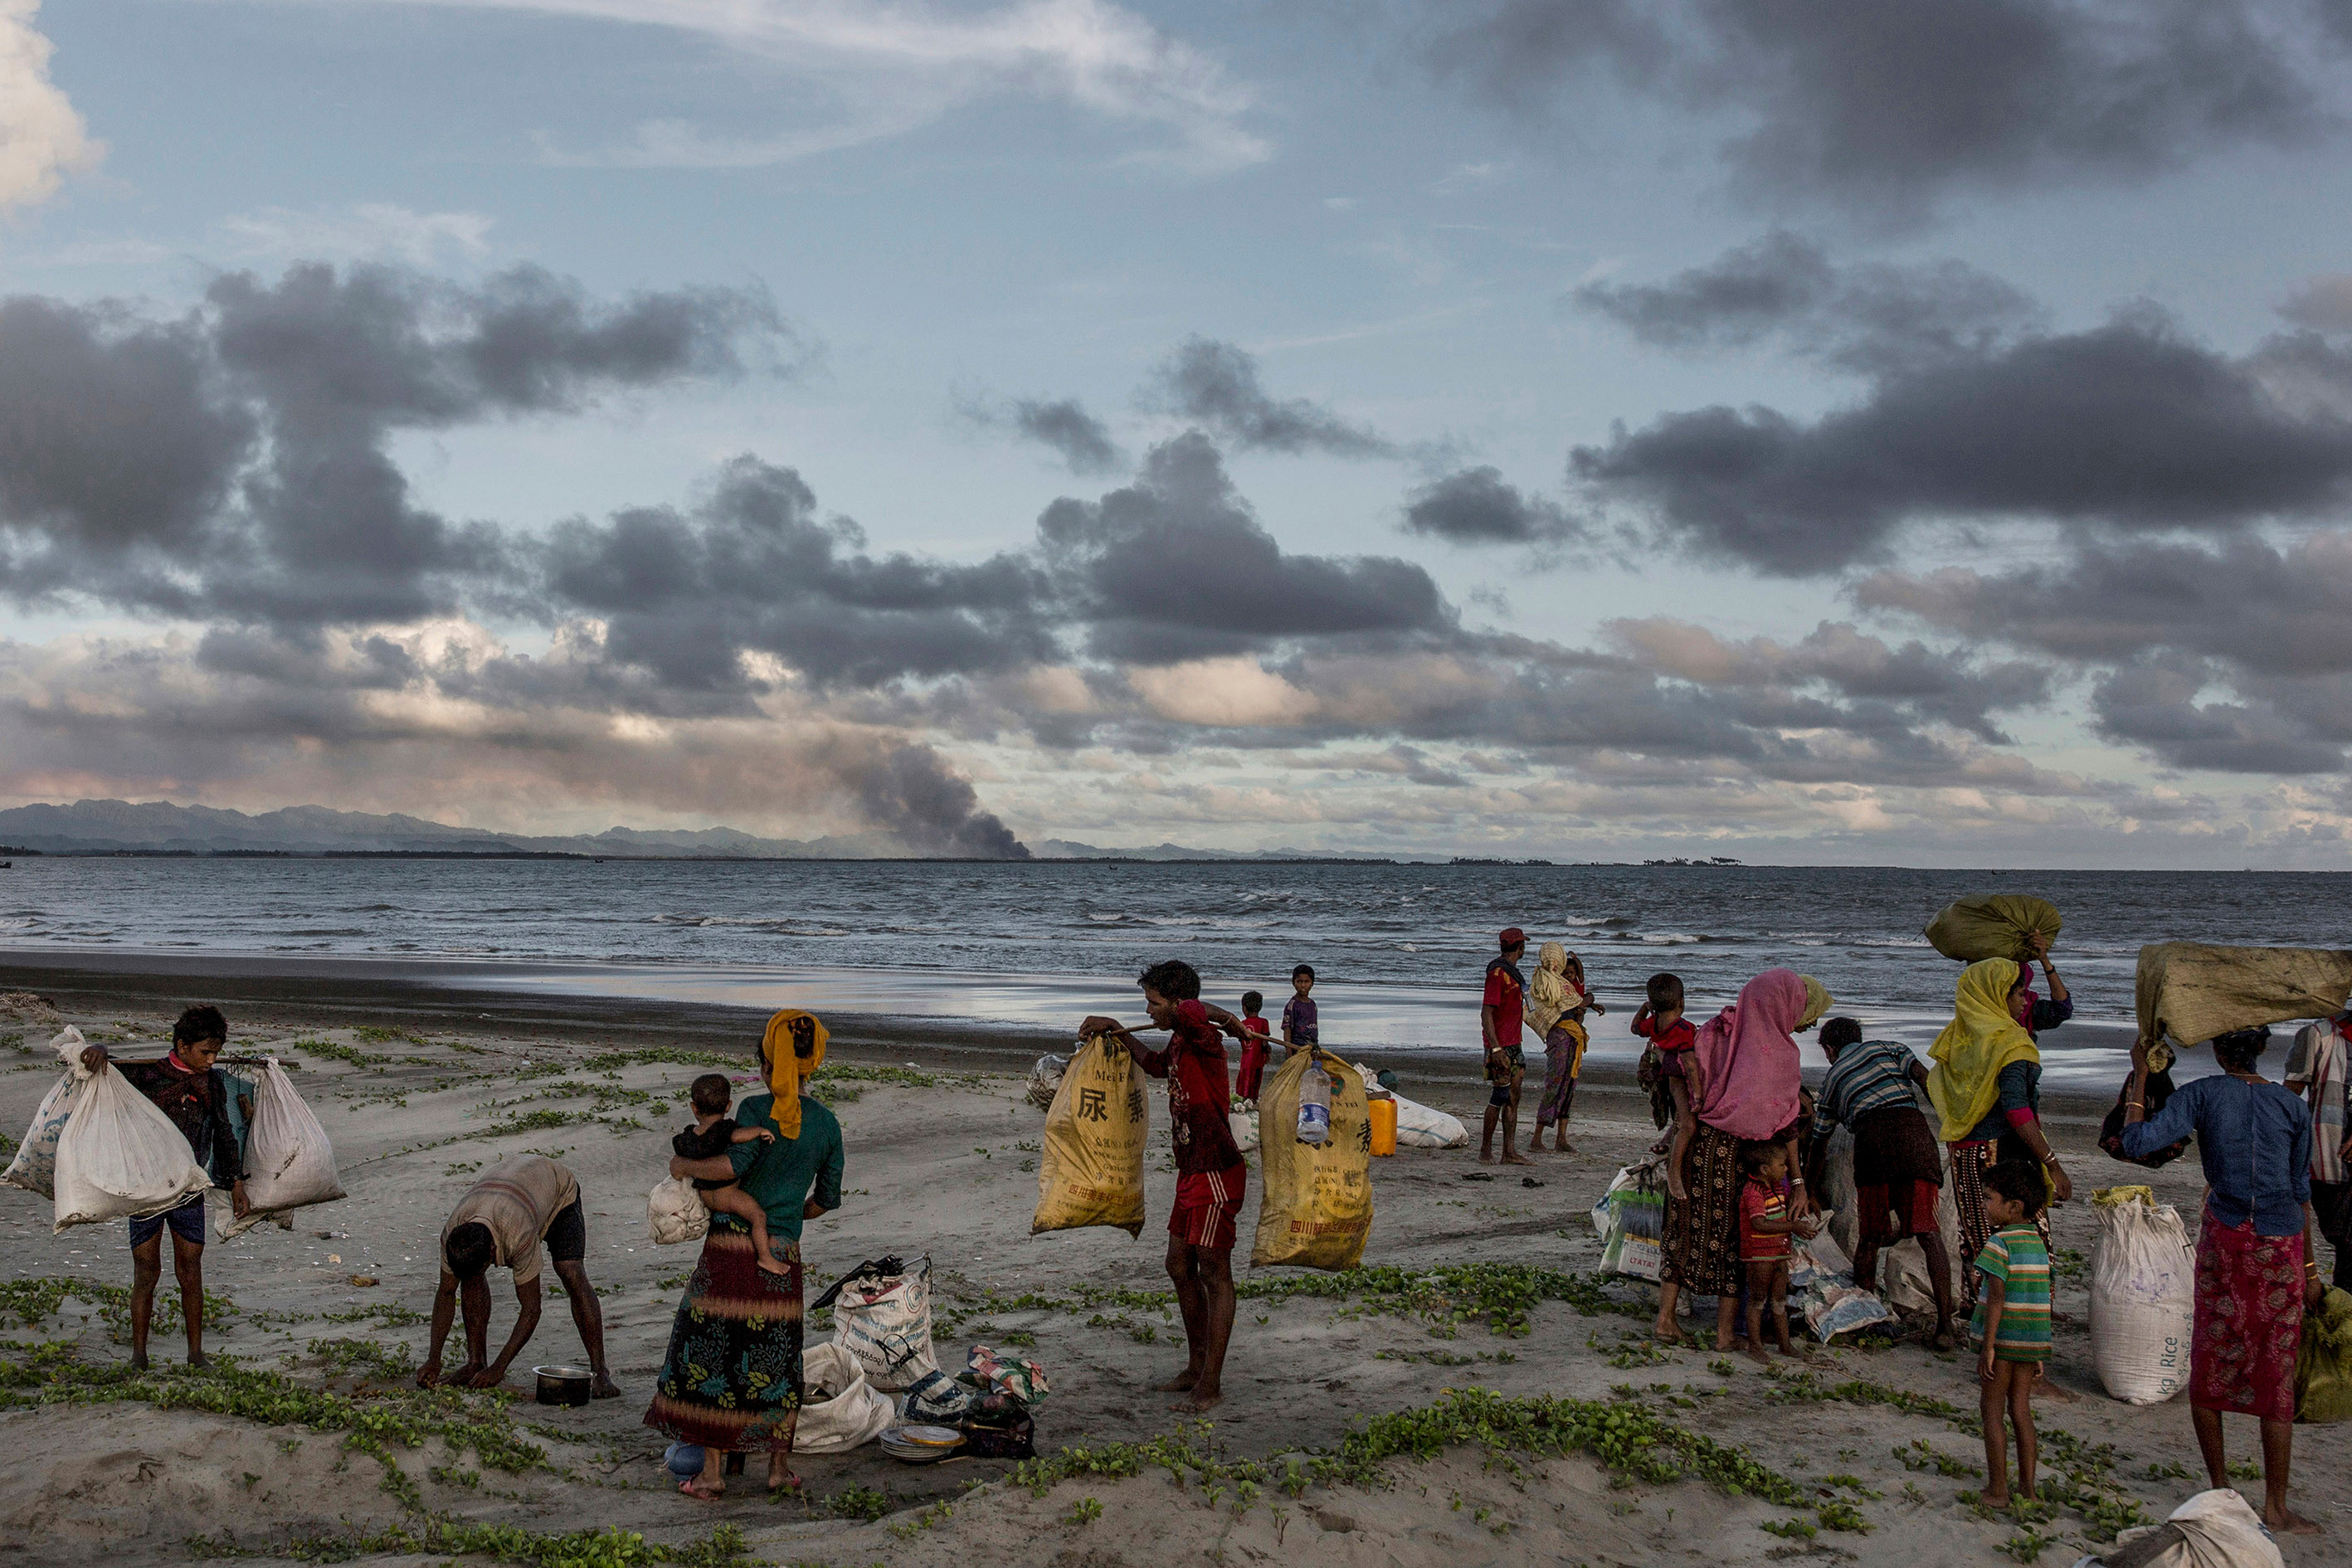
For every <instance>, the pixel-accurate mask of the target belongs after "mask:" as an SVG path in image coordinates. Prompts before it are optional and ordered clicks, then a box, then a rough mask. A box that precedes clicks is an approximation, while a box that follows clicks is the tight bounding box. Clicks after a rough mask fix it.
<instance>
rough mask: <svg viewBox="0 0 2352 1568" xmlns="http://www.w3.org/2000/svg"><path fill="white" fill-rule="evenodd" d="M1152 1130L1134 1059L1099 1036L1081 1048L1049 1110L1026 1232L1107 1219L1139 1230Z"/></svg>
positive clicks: (1132, 1230) (1131, 1231) (1100, 1222)
mask: <svg viewBox="0 0 2352 1568" xmlns="http://www.w3.org/2000/svg"><path fill="white" fill-rule="evenodd" d="M1150 1131H1151V1111H1150V1105H1149V1104H1148V1103H1147V1102H1146V1100H1145V1099H1144V1095H1143V1069H1142V1068H1139V1067H1138V1066H1137V1065H1136V1064H1135V1058H1132V1057H1130V1056H1129V1055H1128V1054H1127V1051H1126V1049H1125V1048H1124V1047H1121V1048H1119V1049H1117V1050H1113V1049H1112V1048H1111V1047H1110V1045H1109V1043H1108V1041H1107V1040H1105V1039H1103V1038H1102V1037H1096V1038H1094V1039H1090V1040H1088V1041H1087V1043H1086V1044H1085V1045H1083V1046H1081V1047H1078V1050H1077V1053H1076V1055H1075V1056H1073V1057H1071V1058H1070V1065H1069V1068H1068V1069H1067V1070H1066V1071H1065V1072H1064V1073H1063V1074H1062V1081H1061V1084H1060V1086H1059V1087H1058V1088H1056V1089H1055V1090H1054V1103H1053V1105H1052V1107H1051V1108H1050V1109H1049V1110H1047V1111H1046V1112H1045V1150H1044V1152H1043V1153H1042V1154H1041V1155H1040V1157H1039V1159H1038V1161H1037V1212H1036V1215H1035V1216H1034V1218H1032V1219H1031V1220H1030V1222H1029V1234H1030V1235H1032V1236H1035V1235H1038V1234H1040V1233H1042V1232H1045V1231H1049V1230H1076V1229H1079V1228H1081V1227H1083V1226H1092V1225H1108V1226H1118V1228H1119V1229H1121V1230H1123V1231H1125V1232H1127V1234H1128V1235H1129V1236H1140V1235H1142V1234H1143V1144H1144V1140H1145V1138H1146V1137H1147V1136H1148V1135H1149V1133H1150Z"/></svg>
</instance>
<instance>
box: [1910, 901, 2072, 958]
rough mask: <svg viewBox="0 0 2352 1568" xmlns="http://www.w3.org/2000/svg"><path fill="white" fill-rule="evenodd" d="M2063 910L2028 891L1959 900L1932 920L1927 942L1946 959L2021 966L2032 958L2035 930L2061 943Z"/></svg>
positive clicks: (1928, 925)
mask: <svg viewBox="0 0 2352 1568" xmlns="http://www.w3.org/2000/svg"><path fill="white" fill-rule="evenodd" d="M2058 924H2059V921H2058V906H2057V905H2055V904H2053V903H2052V902H2051V901H2050V900H2047V899H2034V898H2028V897H2027V896H2026V895H2024V894H2023V893H1980V894H1979V895H1978V896H1977V897H1975V898H1972V899H1955V900H1952V901H1951V902H1950V903H1948V904H1946V905H1945V906H1944V907H1943V908H1942V909H1940V910H1937V911H1936V918H1935V919H1934V920H1931V921H1928V922H1927V941H1928V942H1930V943H1931V944H1932V945H1933V946H1934V947H1935V949H1936V951H1937V952H1940V953H1942V954H1943V955H1944V956H1945V957H1946V958H1955V959H1958V960H1959V962H1961V963H1980V962H1982V961H1983V960H1985V959H1988V958H2007V959H2012V960H2014V961H2015V962H2017V963H2020V964H2024V963H2029V962H2031V961H2032V957H2033V942H2032V938H2033V936H2034V934H2035V933H2036V932H2040V933H2041V934H2042V935H2044V936H2047V937H2048V938H2049V939H2050V940H2051V941H2052V942H2056V941H2057V940H2058Z"/></svg>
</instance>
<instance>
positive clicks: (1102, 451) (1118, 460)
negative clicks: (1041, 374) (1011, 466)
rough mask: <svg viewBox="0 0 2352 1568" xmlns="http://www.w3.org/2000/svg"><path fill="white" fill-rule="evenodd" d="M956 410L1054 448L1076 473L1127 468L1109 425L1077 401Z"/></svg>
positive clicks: (986, 404)
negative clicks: (1112, 437) (1088, 411)
mask: <svg viewBox="0 0 2352 1568" xmlns="http://www.w3.org/2000/svg"><path fill="white" fill-rule="evenodd" d="M957 409H958V412H960V413H961V414H962V415H963V416H964V417H965V418H967V419H969V420H971V422H972V423H973V424H975V425H983V426H991V427H992V428H996V429H1001V430H1010V431H1012V432H1013V434H1015V435H1017V436H1019V437H1022V438H1023V439H1024V440H1030V441H1034V442H1036V443H1037V444H1038V445H1039V446H1041V447H1046V448H1048V449H1050V450H1051V451H1053V452H1054V453H1055V454H1056V455H1058V456H1059V457H1060V458H1061V459H1062V466H1063V467H1064V468H1067V469H1069V470H1070V472H1072V473H1074V474H1077V475H1080V476H1089V475H1094V474H1108V473H1115V472H1117V471H1118V469H1120V468H1125V467H1126V466H1127V454H1126V453H1125V452H1122V451H1120V450H1119V448H1118V442H1116V441H1114V440H1112V439H1111V436H1110V428H1109V426H1106V425H1105V424H1104V423H1103V422H1102V421H1101V420H1099V419H1097V418H1096V417H1095V416H1093V415H1091V414H1089V413H1087V409H1086V405H1084V404H1082V403H1080V402H1079V401H1078V400H1077V399H1076V398H1075V397H1056V398H1051V399H1048V398H1039V397H1014V398H1008V399H1004V400H1002V401H996V402H992V401H989V400H987V399H982V398H966V399H961V400H960V401H959V402H958V405H957Z"/></svg>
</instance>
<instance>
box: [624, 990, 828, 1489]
mask: <svg viewBox="0 0 2352 1568" xmlns="http://www.w3.org/2000/svg"><path fill="white" fill-rule="evenodd" d="M824 1047H825V1029H824V1025H823V1024H821V1023H819V1022H818V1021H817V1020H816V1019H815V1018H814V1016H811V1015H809V1014H807V1013H803V1012H802V1011H801V1010H800V1009H798V1008H796V1007H788V1008H786V1009H784V1010H783V1011H782V1012H781V1013H778V1014H777V1015H776V1016H774V1017H772V1018H771V1019H769V1020H768V1028H767V1033H766V1035H765V1037H763V1038H762V1039H761V1043H760V1055H761V1061H762V1062H763V1063H764V1065H765V1066H766V1068H767V1073H768V1082H769V1084H770V1086H771V1087H772V1092H771V1093H768V1094H755V1095H750V1096H747V1097H745V1098H744V1099H743V1100H740V1101H738V1102H737V1104H736V1106H735V1121H736V1123H737V1125H738V1127H739V1128H743V1129H749V1130H752V1131H766V1132H769V1133H772V1134H773V1137H772V1139H759V1138H753V1139H750V1140H747V1141H745V1142H730V1143H729V1144H728V1146H727V1151H726V1152H725V1153H723V1154H718V1155H714V1156H712V1157H711V1158H709V1159H705V1160H688V1159H685V1158H682V1157H680V1156H677V1155H672V1156H671V1157H670V1162H669V1173H670V1174H671V1175H672V1176H673V1177H686V1178H689V1179H698V1180H703V1181H719V1182H723V1181H728V1180H730V1179H731V1180H733V1181H735V1182H736V1183H738V1184H740V1186H741V1188H742V1191H743V1192H744V1193H745V1194H748V1195H749V1196H750V1197H751V1198H752V1199H753V1200H754V1201H755V1202H757V1203H758V1204H759V1205H760V1207H761V1211H762V1212H764V1213H765V1214H766V1215H767V1218H768V1236H769V1239H770V1243H771V1245H772V1247H773V1248H774V1250H775V1252H776V1254H777V1255H778V1258H779V1260H780V1261H781V1262H782V1264H783V1266H784V1272H783V1273H782V1274H772V1273H769V1272H768V1271H767V1270H765V1269H763V1268H761V1267H760V1258H759V1253H758V1251H757V1249H756V1248H755V1247H754V1244H753V1242H752V1239H751V1226H750V1225H749V1224H748V1223H746V1222H745V1221H744V1220H742V1219H741V1218H740V1217H738V1216H737V1215H733V1214H729V1213H724V1212H719V1211H713V1212H712V1214H711V1215H710V1231H709V1235H708V1236H706V1237H704V1238H703V1243H702V1256H701V1258H700V1259H699V1260H698V1263H697V1265H696V1267H695V1270H694V1276H693V1278H692V1279H690V1280H688V1283H687V1287H686V1294H685V1296H684V1297H682V1298H681V1299H680V1300H679V1301H678V1306H677V1321H676V1322H675V1323H673V1324H672V1326H671V1328H670V1335H669V1352H668V1353H667V1356H665V1357H664V1359H663V1361H662V1368H661V1376H660V1379H659V1381H658V1382H657V1383H656V1384H655V1392H654V1399H653V1403H652V1405H649V1406H647V1407H646V1415H645V1425H646V1426H650V1427H652V1428H654V1430H656V1431H657V1432H659V1433H661V1434H662V1435H663V1436H667V1437H668V1438H670V1439H672V1440H673V1441H676V1442H680V1443H692V1444H695V1445H697V1446H698V1447H700V1448H701V1449H702V1451H703V1468H702V1473H701V1474H700V1475H699V1476H696V1477H693V1478H691V1479H688V1480H687V1481H684V1482H682V1483H681V1484H680V1486H679V1489H680V1490H681V1491H683V1492H685V1493H686V1494H687V1495H688V1496H689V1497H698V1498H703V1499H711V1498H716V1497H718V1496H719V1494H720V1493H721V1492H723V1491H724V1490H725V1489H726V1486H727V1482H726V1461H727V1456H728V1455H729V1454H730V1453H738V1454H748V1453H765V1454H766V1455H767V1456H768V1488H769V1489H770V1490H771V1491H773V1490H776V1489H780V1488H784V1487H797V1486H799V1485H800V1482H799V1479H797V1478H796V1477H794V1476H793V1471H792V1453H793V1430H794V1427H795V1426H796V1425H797V1423H798V1421H799V1417H800V1406H801V1394H802V1390H803V1368H802V1361H801V1333H802V1289H801V1286H802V1279H803V1271H802V1267H801V1226H802V1223H803V1221H805V1220H812V1219H814V1218H816V1216H817V1215H822V1214H826V1213H829V1212H831V1211H832V1210H834V1209H836V1208H839V1207H840V1206H841V1171H842V1145H841V1123H840V1122H838V1121H835V1120H834V1116H833V1112H832V1111H830V1110H826V1109H825V1108H824V1106H822V1105H820V1104H818V1103H817V1102H816V1101H815V1100H811V1099H809V1098H808V1096H807V1094H806V1093H805V1092H804V1090H805V1089H806V1086H807V1083H808V1080H809V1079H810V1078H811V1077H812V1076H813V1075H814V1073H815V1072H816V1069H817V1068H819V1067H821V1066H823V1065H824Z"/></svg>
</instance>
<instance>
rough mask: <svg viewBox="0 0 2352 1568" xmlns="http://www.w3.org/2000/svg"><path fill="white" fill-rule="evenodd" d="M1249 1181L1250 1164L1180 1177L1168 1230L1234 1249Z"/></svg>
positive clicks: (1197, 1243)
mask: <svg viewBox="0 0 2352 1568" xmlns="http://www.w3.org/2000/svg"><path fill="white" fill-rule="evenodd" d="M1248 1185H1249V1167H1248V1166H1247V1165H1235V1166H1234V1168H1233V1169H1232V1170H1230V1171H1211V1172H1209V1173H1206V1174H1203V1175H1195V1176H1179V1177H1177V1178H1176V1206H1175V1207H1174V1208H1172V1209H1171V1210H1170V1211H1169V1212H1168V1234H1169V1235H1171V1236H1172V1237H1176V1238H1177V1239H1178V1240H1180V1241H1183V1242H1186V1243H1188V1244H1190V1245H1192V1246H1193V1247H1207V1248H1208V1249H1209V1250H1210V1251H1212V1252H1230V1251H1232V1250H1233V1246H1234V1239H1235V1238H1236V1237H1238V1236H1239V1235H1240V1231H1239V1230H1238V1228H1237V1226H1236V1224H1235V1222H1236V1221H1238V1220H1239V1219H1240V1218H1241V1217H1242V1194H1243V1192H1244V1190H1245V1189H1246V1188H1247V1187H1248Z"/></svg>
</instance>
